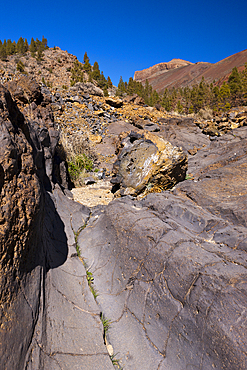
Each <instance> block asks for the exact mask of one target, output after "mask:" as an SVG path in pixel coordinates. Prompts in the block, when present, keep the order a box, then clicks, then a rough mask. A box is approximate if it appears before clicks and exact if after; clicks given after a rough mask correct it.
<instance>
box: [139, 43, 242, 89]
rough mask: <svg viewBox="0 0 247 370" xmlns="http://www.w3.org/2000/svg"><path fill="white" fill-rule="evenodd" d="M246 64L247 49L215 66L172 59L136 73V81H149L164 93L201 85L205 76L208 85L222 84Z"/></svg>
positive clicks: (154, 87)
mask: <svg viewBox="0 0 247 370" xmlns="http://www.w3.org/2000/svg"><path fill="white" fill-rule="evenodd" d="M245 63H247V49H246V50H243V51H241V52H239V53H236V54H233V55H231V56H229V57H227V58H225V59H223V60H221V61H219V62H217V63H215V64H212V63H206V62H197V63H191V62H187V61H185V60H182V59H172V60H171V61H170V62H168V63H159V64H156V65H154V66H152V67H150V68H147V69H143V70H142V71H136V72H135V75H134V80H135V81H139V82H141V83H142V84H144V83H145V81H146V80H148V82H149V83H150V85H152V87H153V89H155V90H156V91H157V92H159V93H162V92H163V91H164V90H165V89H166V88H172V87H175V88H179V87H186V86H192V85H193V84H196V83H199V82H200V81H201V78H202V77H203V76H204V78H205V80H206V82H208V83H211V82H213V81H214V80H215V81H216V82H218V84H220V83H222V82H223V81H224V80H225V79H227V78H228V76H229V75H230V73H231V71H232V69H233V68H234V67H237V68H238V69H239V70H241V69H243V66H244V64H245Z"/></svg>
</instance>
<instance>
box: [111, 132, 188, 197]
mask: <svg viewBox="0 0 247 370" xmlns="http://www.w3.org/2000/svg"><path fill="white" fill-rule="evenodd" d="M121 145H122V146H123V149H122V150H121V152H120V154H119V155H118V160H117V162H115V164H114V166H113V170H114V172H115V177H113V178H112V180H111V183H112V184H114V185H115V187H119V188H120V189H119V190H118V192H119V194H120V195H138V194H140V193H141V192H144V194H147V192H149V191H161V190H164V189H169V188H172V187H173V186H174V185H175V184H176V183H177V182H178V181H182V180H184V178H185V174H186V170H187V156H186V155H185V154H184V153H183V152H182V150H180V149H178V148H176V147H173V146H172V145H171V144H170V143H169V142H167V141H165V140H163V139H162V138H159V137H158V136H155V135H154V134H151V133H149V132H145V133H144V134H143V135H141V134H138V133H135V132H132V133H130V134H129V135H128V136H127V137H125V138H124V139H123V140H122V142H121Z"/></svg>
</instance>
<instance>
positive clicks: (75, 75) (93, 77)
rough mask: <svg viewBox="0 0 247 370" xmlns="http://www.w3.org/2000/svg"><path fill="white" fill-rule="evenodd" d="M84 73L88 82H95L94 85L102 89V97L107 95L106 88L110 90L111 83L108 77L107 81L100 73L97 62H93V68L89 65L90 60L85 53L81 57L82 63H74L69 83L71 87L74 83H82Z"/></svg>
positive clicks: (101, 72)
mask: <svg viewBox="0 0 247 370" xmlns="http://www.w3.org/2000/svg"><path fill="white" fill-rule="evenodd" d="M85 73H86V74H87V75H88V79H87V80H88V81H89V82H96V84H97V85H98V86H99V87H100V88H101V89H103V91H104V95H105V96H107V95H108V91H107V89H108V88H112V81H111V79H110V77H109V76H108V77H107V79H106V78H105V76H104V73H103V71H100V69H99V64H98V62H96V61H95V62H94V64H93V66H92V65H91V64H90V59H89V57H88V55H87V52H85V54H84V57H83V63H81V62H79V61H78V60H76V61H75V63H74V67H73V68H72V70H71V81H70V84H71V86H73V85H74V84H75V83H76V82H84V80H85Z"/></svg>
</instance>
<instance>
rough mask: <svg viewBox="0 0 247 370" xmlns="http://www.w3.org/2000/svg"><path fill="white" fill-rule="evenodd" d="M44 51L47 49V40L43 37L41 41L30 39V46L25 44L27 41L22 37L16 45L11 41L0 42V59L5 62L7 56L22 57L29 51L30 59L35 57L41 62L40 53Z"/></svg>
mask: <svg viewBox="0 0 247 370" xmlns="http://www.w3.org/2000/svg"><path fill="white" fill-rule="evenodd" d="M45 49H48V46H47V39H46V38H45V37H44V36H43V37H42V40H41V41H40V40H39V39H37V38H36V40H34V38H33V37H32V38H31V42H30V44H29V43H28V42H27V39H24V38H23V37H20V38H19V40H18V41H17V43H16V42H15V41H11V39H8V40H4V41H3V42H2V41H1V40H0V59H1V60H3V61H6V60H7V57H8V56H9V55H14V54H22V55H24V54H25V53H26V52H28V51H30V52H31V55H32V57H37V59H38V60H41V58H42V52H43V51H44V50H45Z"/></svg>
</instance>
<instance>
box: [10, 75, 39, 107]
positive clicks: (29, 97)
mask: <svg viewBox="0 0 247 370" xmlns="http://www.w3.org/2000/svg"><path fill="white" fill-rule="evenodd" d="M6 87H7V89H8V90H9V91H10V93H11V95H12V96H13V98H14V99H16V100H18V101H20V102H22V103H25V104H26V103H31V102H35V103H40V102H41V100H42V95H41V88H40V86H39V85H38V83H37V82H36V81H35V80H34V79H32V78H30V77H27V76H21V77H19V79H18V80H16V81H10V82H8V83H7V84H6Z"/></svg>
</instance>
